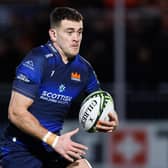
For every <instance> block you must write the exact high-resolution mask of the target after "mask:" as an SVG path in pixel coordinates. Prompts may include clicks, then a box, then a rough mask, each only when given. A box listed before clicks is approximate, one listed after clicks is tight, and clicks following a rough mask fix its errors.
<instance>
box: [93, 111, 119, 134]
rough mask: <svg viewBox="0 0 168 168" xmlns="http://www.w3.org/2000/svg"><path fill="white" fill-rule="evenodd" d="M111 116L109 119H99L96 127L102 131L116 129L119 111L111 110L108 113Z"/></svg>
mask: <svg viewBox="0 0 168 168" xmlns="http://www.w3.org/2000/svg"><path fill="white" fill-rule="evenodd" d="M108 116H109V121H102V120H99V121H98V123H97V125H96V129H97V130H98V131H100V132H113V131H115V130H116V128H117V126H118V124H119V121H118V116H117V113H116V112H115V111H114V112H110V113H109V114H108Z"/></svg>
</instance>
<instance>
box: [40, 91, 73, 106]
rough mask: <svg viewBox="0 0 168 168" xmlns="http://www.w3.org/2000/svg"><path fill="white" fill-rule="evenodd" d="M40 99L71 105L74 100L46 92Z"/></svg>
mask: <svg viewBox="0 0 168 168" xmlns="http://www.w3.org/2000/svg"><path fill="white" fill-rule="evenodd" d="M40 99H43V100H46V101H49V102H53V103H59V104H69V103H70V102H71V100H72V97H71V96H66V95H63V94H57V93H53V92H49V91H46V90H44V91H43V92H42V94H41V96H40Z"/></svg>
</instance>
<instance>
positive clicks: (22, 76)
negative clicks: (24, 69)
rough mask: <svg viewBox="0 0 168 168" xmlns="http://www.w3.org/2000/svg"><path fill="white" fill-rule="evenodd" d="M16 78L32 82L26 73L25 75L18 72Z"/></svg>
mask: <svg viewBox="0 0 168 168" xmlns="http://www.w3.org/2000/svg"><path fill="white" fill-rule="evenodd" d="M16 78H17V79H19V80H22V81H24V82H27V83H28V82H30V80H29V79H28V78H27V76H25V75H23V74H18V75H17V76H16Z"/></svg>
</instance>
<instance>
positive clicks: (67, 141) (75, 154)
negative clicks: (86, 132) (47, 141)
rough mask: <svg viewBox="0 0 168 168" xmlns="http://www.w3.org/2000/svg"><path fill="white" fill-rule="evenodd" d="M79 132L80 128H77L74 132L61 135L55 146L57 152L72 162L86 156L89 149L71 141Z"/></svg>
mask: <svg viewBox="0 0 168 168" xmlns="http://www.w3.org/2000/svg"><path fill="white" fill-rule="evenodd" d="M78 131H79V128H76V129H75V130H73V131H70V132H67V133H65V134H63V135H61V136H60V137H59V139H58V142H57V145H56V146H55V151H56V152H58V153H59V154H60V155H62V156H63V157H64V158H66V159H67V160H69V161H71V162H73V161H74V160H76V159H81V156H82V155H84V154H85V151H86V150H87V149H88V148H87V147H86V146H84V145H82V144H79V143H76V142H74V141H72V140H71V137H72V136H73V135H75V134H76V133H77V132H78Z"/></svg>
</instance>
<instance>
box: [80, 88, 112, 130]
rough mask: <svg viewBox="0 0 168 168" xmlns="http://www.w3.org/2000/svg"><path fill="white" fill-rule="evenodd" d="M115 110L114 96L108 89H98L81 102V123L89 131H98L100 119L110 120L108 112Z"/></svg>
mask: <svg viewBox="0 0 168 168" xmlns="http://www.w3.org/2000/svg"><path fill="white" fill-rule="evenodd" d="M113 111H114V102H113V98H112V96H111V95H110V93H108V92H107V91H104V90H98V91H95V92H92V93H91V94H89V95H88V96H87V97H86V98H85V99H84V100H83V101H82V103H81V107H80V111H79V124H80V127H81V128H82V129H84V130H85V131H87V132H98V130H96V124H97V123H98V121H99V120H105V121H108V120H109V116H108V113H109V112H113Z"/></svg>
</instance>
